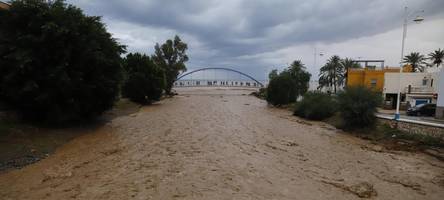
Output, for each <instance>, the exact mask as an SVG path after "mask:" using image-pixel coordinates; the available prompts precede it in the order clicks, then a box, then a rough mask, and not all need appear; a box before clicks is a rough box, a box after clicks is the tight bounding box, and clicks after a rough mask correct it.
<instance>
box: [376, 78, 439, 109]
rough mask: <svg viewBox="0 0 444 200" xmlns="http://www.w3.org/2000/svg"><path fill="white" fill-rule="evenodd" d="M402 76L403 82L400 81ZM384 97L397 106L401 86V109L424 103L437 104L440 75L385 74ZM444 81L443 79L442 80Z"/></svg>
mask: <svg viewBox="0 0 444 200" xmlns="http://www.w3.org/2000/svg"><path fill="white" fill-rule="evenodd" d="M399 76H401V80H399ZM384 79H385V80H384V89H383V93H384V97H385V99H386V101H387V102H391V104H392V107H394V106H396V101H397V96H398V95H397V94H398V88H399V85H401V102H402V103H401V107H403V108H406V106H407V104H409V105H410V106H415V105H419V104H424V103H436V102H437V98H436V97H437V96H436V94H437V93H438V85H439V79H440V78H439V73H438V72H433V73H428V72H426V73H402V74H400V73H385V76H384ZM441 80H442V79H441Z"/></svg>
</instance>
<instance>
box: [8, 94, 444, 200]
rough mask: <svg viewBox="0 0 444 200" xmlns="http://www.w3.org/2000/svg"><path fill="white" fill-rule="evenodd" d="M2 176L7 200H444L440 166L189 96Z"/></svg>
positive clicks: (252, 104)
mask: <svg viewBox="0 0 444 200" xmlns="http://www.w3.org/2000/svg"><path fill="white" fill-rule="evenodd" d="M178 92H179V95H178V96H175V97H173V98H168V99H165V100H162V101H161V102H158V103H156V104H154V105H151V106H146V107H143V108H142V109H140V111H139V112H136V113H134V114H130V115H126V116H120V117H116V118H114V119H112V120H111V121H110V122H108V123H107V124H106V125H104V126H103V127H101V128H99V129H96V130H95V131H91V132H88V133H85V134H83V135H82V136H80V137H77V138H75V139H73V140H71V141H70V142H68V143H67V144H65V145H63V146H62V147H60V148H58V149H57V151H56V152H55V153H54V154H53V155H51V156H49V157H48V158H46V159H44V160H42V161H40V162H37V163H35V164H32V165H29V166H27V167H24V168H23V169H19V170H12V171H8V172H6V173H3V174H0V197H1V199H267V200H269V199H304V200H305V199H360V198H361V197H364V198H365V197H367V198H373V199H403V200H404V199H442V197H443V196H444V163H443V162H441V161H439V160H437V159H435V158H433V157H430V156H428V155H425V154H421V153H412V152H398V151H389V150H385V149H384V148H383V147H381V146H377V145H375V144H372V143H370V142H369V141H364V140H361V139H358V138H355V137H352V136H349V135H347V134H343V133H342V132H341V131H339V130H336V129H335V128H333V127H331V126H329V125H326V124H324V123H321V122H310V121H305V120H302V119H299V118H296V117H293V116H291V113H290V112H289V111H286V110H282V109H276V108H272V107H269V106H267V104H266V102H264V101H263V100H260V99H257V98H256V97H253V96H249V95H248V94H250V93H251V92H252V91H251V90H246V89H243V90H242V89H238V90H233V89H223V88H207V89H202V88H200V89H199V88H183V89H178Z"/></svg>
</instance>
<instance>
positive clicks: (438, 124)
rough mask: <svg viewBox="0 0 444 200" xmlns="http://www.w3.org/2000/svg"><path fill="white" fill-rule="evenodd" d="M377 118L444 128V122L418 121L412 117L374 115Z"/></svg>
mask: <svg viewBox="0 0 444 200" xmlns="http://www.w3.org/2000/svg"><path fill="white" fill-rule="evenodd" d="M376 117H377V118H381V119H387V120H393V121H399V122H407V123H412V124H419V125H424V126H431V127H437V128H444V124H440V123H433V122H426V121H420V120H413V119H402V118H400V119H394V118H393V117H389V116H386V115H378V114H377V115H376Z"/></svg>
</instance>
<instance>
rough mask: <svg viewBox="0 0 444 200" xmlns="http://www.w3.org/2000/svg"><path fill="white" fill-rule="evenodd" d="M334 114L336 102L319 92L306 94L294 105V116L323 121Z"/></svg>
mask: <svg viewBox="0 0 444 200" xmlns="http://www.w3.org/2000/svg"><path fill="white" fill-rule="evenodd" d="M335 112H336V102H335V101H334V100H333V98H332V97H331V96H330V95H328V94H325V93H321V92H307V93H306V94H305V95H304V97H303V99H302V100H301V101H300V102H298V103H297V104H296V106H295V110H294V115H296V116H299V117H303V118H307V119H312V120H323V119H326V118H328V117H331V116H333V114H334V113H335Z"/></svg>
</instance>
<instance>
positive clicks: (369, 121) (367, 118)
mask: <svg viewBox="0 0 444 200" xmlns="http://www.w3.org/2000/svg"><path fill="white" fill-rule="evenodd" d="M381 103H382V97H381V95H380V94H378V93H376V92H373V91H372V90H371V89H369V88H367V87H363V86H357V87H348V88H346V89H345V90H344V91H342V92H340V93H339V94H338V106H339V110H340V112H341V117H342V119H343V120H344V123H345V125H346V127H349V128H355V127H367V126H372V125H374V123H375V121H376V116H375V113H376V108H377V106H379V105H380V104H381Z"/></svg>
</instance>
